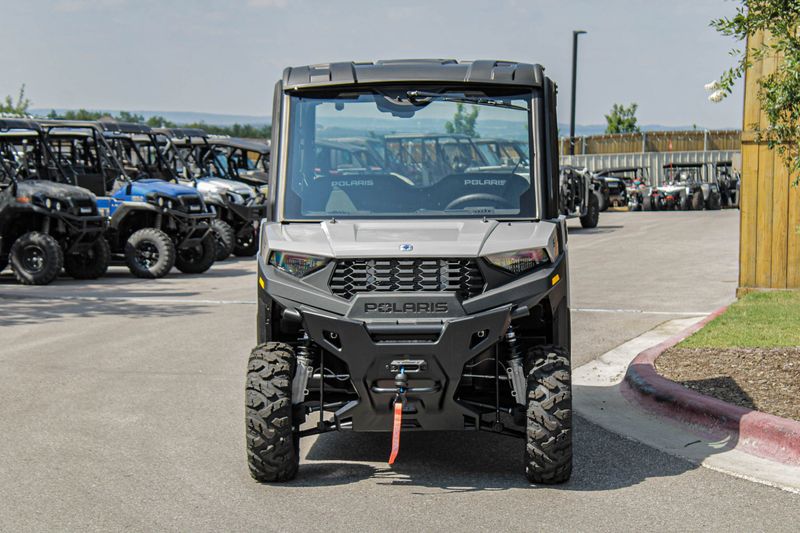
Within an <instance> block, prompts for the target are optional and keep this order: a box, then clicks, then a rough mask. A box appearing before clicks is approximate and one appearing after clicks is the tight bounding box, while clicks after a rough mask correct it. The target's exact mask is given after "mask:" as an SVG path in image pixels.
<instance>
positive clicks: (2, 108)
mask: <svg viewBox="0 0 800 533" xmlns="http://www.w3.org/2000/svg"><path fill="white" fill-rule="evenodd" d="M30 105H31V101H30V100H29V99H28V98H25V84H24V83H23V84H22V87H20V88H19V94H18V95H17V101H16V102H14V100H13V99H12V98H11V96H6V99H5V101H3V102H0V113H10V114H13V115H26V114H27V113H28V107H30Z"/></svg>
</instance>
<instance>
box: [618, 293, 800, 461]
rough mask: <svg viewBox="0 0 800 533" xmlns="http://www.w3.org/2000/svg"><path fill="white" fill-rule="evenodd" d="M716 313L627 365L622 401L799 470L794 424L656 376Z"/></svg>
mask: <svg viewBox="0 0 800 533" xmlns="http://www.w3.org/2000/svg"><path fill="white" fill-rule="evenodd" d="M725 309H727V307H723V308H720V309H717V310H716V311H714V312H713V313H711V314H710V315H708V316H707V317H706V318H704V319H703V320H701V321H700V322H698V323H697V324H695V325H693V326H691V327H689V328H687V329H685V330H684V331H682V332H680V333H679V334H677V335H675V336H674V337H671V338H669V339H667V340H666V341H664V342H662V343H661V344H657V345H655V346H653V347H651V348H648V349H647V350H644V351H643V352H641V353H640V354H639V355H637V356H636V358H635V359H634V360H633V361H631V364H630V365H629V366H628V371H627V373H626V374H625V381H624V385H625V387H624V388H625V389H627V390H624V391H623V392H625V393H626V394H625V396H626V397H628V398H632V399H635V400H636V401H637V402H638V403H640V404H641V405H642V406H643V407H645V408H646V409H648V410H650V411H655V412H656V413H658V414H662V415H665V416H668V417H670V418H675V419H678V420H680V421H682V422H686V423H689V424H692V425H696V426H700V427H701V428H703V429H705V430H708V431H709V432H710V433H719V432H720V431H723V432H725V433H728V434H729V435H731V436H732V437H734V438H736V439H737V440H736V441H734V442H735V443H736V447H737V448H743V449H744V450H745V451H747V452H748V453H752V454H753V455H757V456H759V457H763V458H766V459H771V460H773V461H778V462H780V463H784V464H787V465H800V422H798V421H795V420H789V419H787V418H781V417H779V416H775V415H770V414H767V413H761V412H759V411H754V410H752V409H746V408H744V407H739V406H736V405H732V404H729V403H727V402H723V401H722V400H718V399H716V398H711V397H710V396H706V395H704V394H700V393H698V392H695V391H693V390H690V389H687V388H686V387H684V386H683V385H680V384H679V383H675V382H674V381H671V380H669V379H667V378H665V377H663V376H661V375H659V374H658V372H656V367H655V362H656V359H658V357H659V356H660V355H661V354H662V353H664V352H665V351H666V350H667V349H668V348H671V347H673V346H675V345H676V344H678V343H679V342H681V341H682V340H683V339H685V338H686V337H688V336H689V335H691V334H693V333H695V332H696V331H699V330H700V329H702V328H703V327H704V326H705V325H706V324H708V323H709V322H711V321H712V320H714V319H715V318H717V317H718V316H719V315H721V314H722V313H723V312H724V311H725Z"/></svg>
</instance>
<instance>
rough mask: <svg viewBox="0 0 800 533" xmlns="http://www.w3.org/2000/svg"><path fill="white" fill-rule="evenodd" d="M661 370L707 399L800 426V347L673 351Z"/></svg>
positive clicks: (663, 359) (667, 354) (664, 358)
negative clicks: (780, 417)
mask: <svg viewBox="0 0 800 533" xmlns="http://www.w3.org/2000/svg"><path fill="white" fill-rule="evenodd" d="M656 368H657V369H658V372H659V373H660V374H662V375H663V376H665V377H667V378H669V379H671V380H673V381H676V382H678V383H681V384H682V385H684V386H685V387H688V388H690V389H692V390H695V391H697V392H700V393H702V394H706V395H708V396H713V397H714V398H719V399H720V400H724V401H726V402H730V403H733V404H736V405H739V406H742V407H747V408H749V409H757V410H759V411H763V412H765V413H770V414H773V415H777V416H782V417H785V418H793V419H795V420H800V400H798V398H800V347H794V348H671V349H669V350H667V351H666V352H665V353H664V354H663V355H662V356H661V357H659V358H658V360H657V361H656Z"/></svg>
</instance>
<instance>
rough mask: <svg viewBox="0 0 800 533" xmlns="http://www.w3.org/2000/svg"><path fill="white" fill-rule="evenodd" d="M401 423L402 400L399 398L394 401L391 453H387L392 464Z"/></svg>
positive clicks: (395, 454)
mask: <svg viewBox="0 0 800 533" xmlns="http://www.w3.org/2000/svg"><path fill="white" fill-rule="evenodd" d="M402 424H403V402H402V400H401V399H400V398H396V399H395V401H394V426H393V427H392V453H391V454H390V455H389V464H390V465H391V464H394V460H395V459H397V453H398V452H399V451H400V426H401V425H402Z"/></svg>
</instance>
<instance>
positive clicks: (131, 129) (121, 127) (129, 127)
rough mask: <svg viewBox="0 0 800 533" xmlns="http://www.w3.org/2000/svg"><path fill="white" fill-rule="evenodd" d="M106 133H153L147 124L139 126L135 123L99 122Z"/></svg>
mask: <svg viewBox="0 0 800 533" xmlns="http://www.w3.org/2000/svg"><path fill="white" fill-rule="evenodd" d="M97 123H98V124H99V125H100V127H101V128H103V130H104V131H107V132H110V133H128V134H136V133H142V134H150V133H152V132H153V130H152V128H150V126H147V125H145V124H137V123H135V122H116V121H112V120H100V121H98V122H97Z"/></svg>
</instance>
